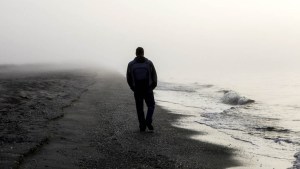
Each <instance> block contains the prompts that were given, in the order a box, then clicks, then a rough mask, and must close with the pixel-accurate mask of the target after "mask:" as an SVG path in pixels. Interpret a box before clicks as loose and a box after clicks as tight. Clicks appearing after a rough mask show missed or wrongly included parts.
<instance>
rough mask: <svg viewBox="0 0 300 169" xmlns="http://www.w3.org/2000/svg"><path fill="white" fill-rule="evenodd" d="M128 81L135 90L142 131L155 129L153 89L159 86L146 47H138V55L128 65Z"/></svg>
mask: <svg viewBox="0 0 300 169" xmlns="http://www.w3.org/2000/svg"><path fill="white" fill-rule="evenodd" d="M126 77H127V83H128V85H129V86H130V89H131V90H132V91H133V92H134V98H135V104H136V110H137V115H138V119H139V123H140V126H139V127H140V131H141V132H143V131H145V130H146V127H148V129H149V130H150V131H153V126H152V115H153V112H154V108H155V101H154V95H153V90H154V88H155V87H156V86H157V75H156V71H155V68H154V65H153V63H152V62H151V61H150V60H148V59H147V58H145V57H144V49H143V48H141V47H138V48H137V49H136V57H135V58H134V60H133V61H131V62H129V64H128V67H127V74H126ZM144 100H145V102H146V105H147V107H148V111H147V115H146V119H145V115H144Z"/></svg>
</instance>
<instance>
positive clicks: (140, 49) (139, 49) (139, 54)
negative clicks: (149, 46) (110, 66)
mask: <svg viewBox="0 0 300 169" xmlns="http://www.w3.org/2000/svg"><path fill="white" fill-rule="evenodd" d="M135 54H136V56H144V49H143V48H142V47H138V48H136V51H135Z"/></svg>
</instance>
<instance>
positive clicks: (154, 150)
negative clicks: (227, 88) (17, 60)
mask: <svg viewBox="0 0 300 169" xmlns="http://www.w3.org/2000/svg"><path fill="white" fill-rule="evenodd" d="M16 74H18V73H16ZM4 77H5V78H4ZM21 77H22V78H21V80H19V78H20V77H19V76H15V77H12V76H5V75H3V74H1V88H0V91H1V94H3V93H5V95H6V96H7V97H8V98H10V97H13V98H18V99H17V100H19V101H17V102H16V103H14V102H10V103H9V104H13V103H14V105H13V106H11V108H10V109H8V108H7V107H6V108H5V107H4V108H3V105H6V106H7V104H4V103H5V102H3V99H2V100H1V135H0V139H1V140H0V141H1V147H0V148H1V149H0V150H1V152H0V157H1V161H0V168H24V169H25V168H39V169H40V168H64V169H67V168H70V169H74V168H227V167H233V166H238V165H239V163H238V162H237V161H234V160H233V159H232V158H233V152H234V150H233V149H230V148H227V147H223V146H219V145H214V144H211V143H206V142H200V141H197V140H193V139H191V138H190V137H191V136H193V135H200V136H201V135H205V133H206V132H205V131H203V133H201V132H195V131H192V130H188V129H182V128H177V127H174V126H173V125H172V123H174V122H176V121H177V120H178V119H179V118H181V117H182V115H175V114H172V113H170V112H169V111H167V110H164V109H162V108H160V107H159V106H157V107H156V111H155V114H154V127H155V132H154V133H147V132H146V133H140V132H139V129H138V121H137V117H136V112H135V104H134V98H133V94H132V92H131V91H130V90H129V88H128V86H127V84H126V80H125V78H124V77H123V76H121V75H119V74H117V73H112V72H108V71H99V72H98V73H97V74H96V75H95V73H91V71H89V72H84V71H82V70H81V71H79V70H77V71H70V70H69V71H52V72H43V73H34V74H30V73H28V74H27V76H26V77H25V76H24V75H23V76H21ZM28 79H31V81H34V82H35V83H34V84H35V85H33V84H32V83H29V84H27V83H28V82H31V81H30V80H28ZM8 81H9V85H3V84H6V83H7V82H8ZM50 82H51V84H52V86H55V87H52V88H51V87H50V86H51V85H50ZM48 83H49V84H48ZM15 84H18V85H16V87H14V88H12V89H11V91H15V90H17V89H22V91H23V93H24V91H30V92H31V93H29V94H28V95H24V94H20V93H22V92H17V93H16V92H11V93H8V91H9V90H7V89H8V88H9V87H10V86H14V85H15ZM25 84H26V85H25ZM37 84H38V85H37ZM42 84H43V85H44V88H42V89H41V88H39V87H38V86H43V85H42ZM24 86H27V87H28V89H27V88H26V89H25V88H24ZM29 89H30V90H29ZM54 89H55V90H54ZM42 91H43V92H42ZM45 92H46V93H47V94H44V95H45V96H44V95H38V94H37V93H45ZM25 93H26V92H25ZM23 95H24V96H23ZM48 95H50V96H52V97H53V98H52V99H49V98H47V97H48ZM65 95H68V96H69V97H66V96H65ZM33 96H35V97H33ZM50 96H49V97H50ZM63 96H65V97H63ZM25 97H29V99H25ZM44 97H45V98H44ZM8 100H9V99H8ZM12 100H14V99H12ZM28 100H30V101H28ZM49 100H50V101H49ZM53 100H55V101H53ZM6 102H7V101H6ZM21 103H22V104H21ZM29 103H31V104H33V105H35V104H36V103H39V104H42V105H43V104H45V105H44V106H41V107H42V108H40V107H38V106H36V107H37V108H36V109H34V110H31V108H30V105H31V104H29ZM29 108H30V109H29ZM17 110H18V111H17ZM29 110H31V111H29ZM38 110H45V111H44V112H48V113H41V111H38ZM46 110H47V111H46ZM29 112H31V113H30V114H29ZM49 112H51V113H49ZM54 112H55V113H54Z"/></svg>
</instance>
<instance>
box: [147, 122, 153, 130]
mask: <svg viewBox="0 0 300 169" xmlns="http://www.w3.org/2000/svg"><path fill="white" fill-rule="evenodd" d="M147 127H148V129H149V131H150V132H153V130H154V128H153V126H152V124H147Z"/></svg>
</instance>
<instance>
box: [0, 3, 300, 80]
mask: <svg viewBox="0 0 300 169" xmlns="http://www.w3.org/2000/svg"><path fill="white" fill-rule="evenodd" d="M138 46H142V47H144V49H145V56H146V57H148V58H149V59H150V60H152V61H153V62H154V64H155V66H156V67H157V70H158V71H159V73H160V75H162V76H163V77H167V76H176V75H183V76H186V75H188V74H194V73H198V72H211V71H216V72H223V71H229V72H230V71H231V72H235V71H241V70H245V71H253V70H254V71H281V70H293V71H294V70H295V69H298V70H299V69H300V68H298V67H300V66H299V65H300V1H299V0H128V1H125V0H0V62H1V63H40V62H70V61H72V62H87V63H89V62H91V63H99V64H104V65H108V66H111V67H113V68H116V69H117V70H119V71H123V70H124V71H125V70H126V66H127V63H128V62H129V61H130V60H131V59H133V58H134V57H135V55H134V54H135V49H136V47H138Z"/></svg>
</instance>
